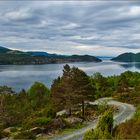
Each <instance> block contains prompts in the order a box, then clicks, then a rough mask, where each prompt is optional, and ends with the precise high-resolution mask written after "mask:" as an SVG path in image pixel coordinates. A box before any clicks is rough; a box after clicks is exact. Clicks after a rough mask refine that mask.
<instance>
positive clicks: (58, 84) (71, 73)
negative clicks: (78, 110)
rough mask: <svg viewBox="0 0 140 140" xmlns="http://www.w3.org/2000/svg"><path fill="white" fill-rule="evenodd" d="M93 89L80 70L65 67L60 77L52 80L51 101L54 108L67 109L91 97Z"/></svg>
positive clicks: (87, 78) (85, 75) (88, 79)
mask: <svg viewBox="0 0 140 140" xmlns="http://www.w3.org/2000/svg"><path fill="white" fill-rule="evenodd" d="M93 93H94V89H93V88H92V86H91V84H90V78H89V77H88V76H87V74H86V73H85V72H83V71H82V70H80V69H78V68H76V67H72V68H70V66H69V65H67V64H66V65H65V66H64V69H63V75H62V77H58V78H57V79H56V80H54V82H53V84H52V87H51V94H52V100H53V103H54V106H55V108H58V106H59V107H63V108H68V109H69V114H71V107H73V106H74V105H75V104H77V103H83V100H86V99H88V98H89V97H90V96H91V95H93Z"/></svg>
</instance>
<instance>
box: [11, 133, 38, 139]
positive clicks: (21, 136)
mask: <svg viewBox="0 0 140 140" xmlns="http://www.w3.org/2000/svg"><path fill="white" fill-rule="evenodd" d="M14 139H32V140H33V139H36V136H35V134H33V133H32V132H29V131H22V132H19V133H17V134H16V135H15V136H14Z"/></svg>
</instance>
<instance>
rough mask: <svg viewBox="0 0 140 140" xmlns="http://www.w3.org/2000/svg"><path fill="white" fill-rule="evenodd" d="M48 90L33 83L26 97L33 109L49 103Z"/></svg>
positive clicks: (39, 84) (42, 85) (37, 83)
mask: <svg viewBox="0 0 140 140" xmlns="http://www.w3.org/2000/svg"><path fill="white" fill-rule="evenodd" d="M49 96H50V90H49V89H48V88H47V87H46V86H45V85H44V84H42V83H40V82H35V83H34V84H33V85H32V86H31V87H30V89H29V90H28V97H29V99H30V101H31V105H32V107H33V109H36V108H38V107H41V106H45V105H46V104H47V102H48V101H49Z"/></svg>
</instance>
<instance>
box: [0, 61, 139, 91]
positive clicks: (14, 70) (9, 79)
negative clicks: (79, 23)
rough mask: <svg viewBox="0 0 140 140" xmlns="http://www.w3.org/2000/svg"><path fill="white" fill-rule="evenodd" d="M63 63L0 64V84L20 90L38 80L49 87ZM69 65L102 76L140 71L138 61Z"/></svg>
mask: <svg viewBox="0 0 140 140" xmlns="http://www.w3.org/2000/svg"><path fill="white" fill-rule="evenodd" d="M63 65H65V64H45V65H0V85H7V86H10V87H12V88H13V89H14V90H16V91H20V90H21V89H28V88H29V86H31V84H32V83H33V82H35V81H39V82H43V83H45V84H46V85H47V86H48V87H50V86H51V84H52V81H53V80H54V79H55V78H57V77H58V76H60V75H61V74H62V70H63ZM69 65H70V66H76V67H78V68H80V69H82V70H84V71H85V72H86V73H87V74H88V75H93V74H94V73H95V72H100V73H101V74H102V75H104V76H110V75H118V74H120V73H122V72H124V71H127V70H130V71H138V72H140V63H120V62H112V61H110V60H103V62H100V63H94V62H80V63H69Z"/></svg>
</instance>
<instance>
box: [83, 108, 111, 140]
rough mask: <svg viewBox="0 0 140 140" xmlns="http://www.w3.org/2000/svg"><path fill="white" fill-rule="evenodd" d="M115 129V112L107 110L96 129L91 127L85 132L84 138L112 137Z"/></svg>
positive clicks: (85, 139)
mask: <svg viewBox="0 0 140 140" xmlns="http://www.w3.org/2000/svg"><path fill="white" fill-rule="evenodd" d="M112 129H113V112H112V110H108V111H106V112H105V113H104V114H103V115H102V116H101V118H100V119H99V122H98V124H97V127H96V129H95V130H93V129H91V130H89V131H88V132H86V133H85V135H84V138H83V140H89V139H111V138H112Z"/></svg>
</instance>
